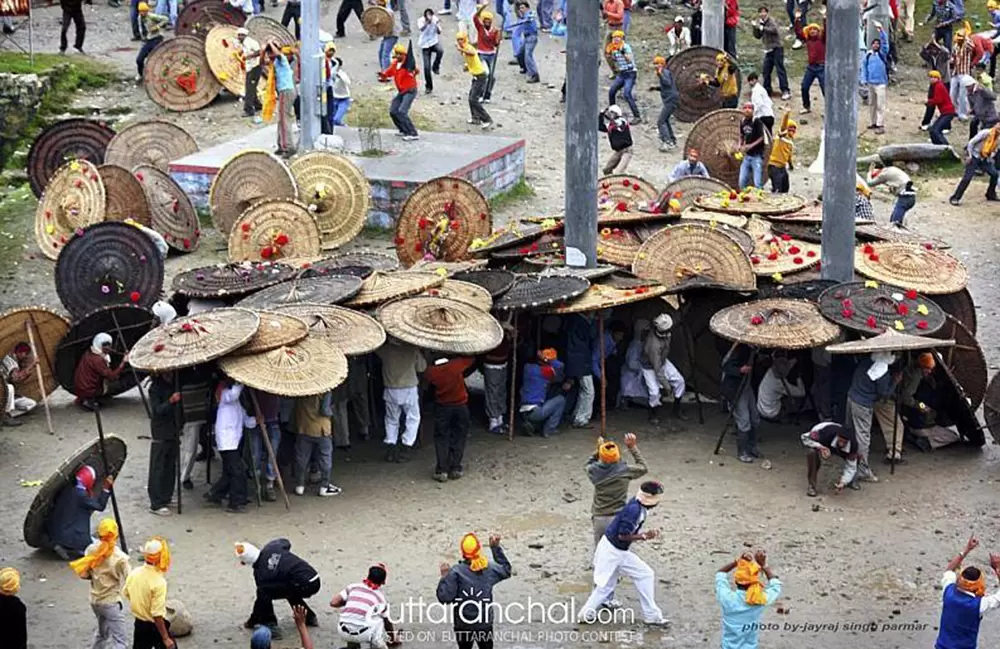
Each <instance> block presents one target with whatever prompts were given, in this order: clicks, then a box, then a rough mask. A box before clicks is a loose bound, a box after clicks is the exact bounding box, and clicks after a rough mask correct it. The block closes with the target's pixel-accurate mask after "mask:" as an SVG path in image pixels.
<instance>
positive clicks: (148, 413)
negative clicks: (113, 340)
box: [109, 309, 153, 418]
mask: <svg viewBox="0 0 1000 649" xmlns="http://www.w3.org/2000/svg"><path fill="white" fill-rule="evenodd" d="M109 313H111V320H112V322H114V323H115V333H116V334H118V342H119V343H120V344H121V346H122V349H124V350H125V353H126V354H127V353H128V347H127V346H126V345H125V336H123V335H122V328H121V325H119V324H118V316H116V315H115V312H114V309H112V310H111V311H110V312H109ZM128 367H129V370H131V372H132V378H133V379H135V387H137V388H138V389H139V398H140V399H142V407H143V408H145V409H146V416H147V417H149V418H152V417H153V413H152V411H151V410H150V409H149V401H147V400H146V391H145V390H143V389H142V381H140V380H139V373H138V372H136V371H135V368H134V367H132V365H131V364H129V366H128Z"/></svg>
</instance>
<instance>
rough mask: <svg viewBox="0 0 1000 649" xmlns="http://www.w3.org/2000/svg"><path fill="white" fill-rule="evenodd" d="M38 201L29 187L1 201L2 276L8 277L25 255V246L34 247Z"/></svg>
mask: <svg viewBox="0 0 1000 649" xmlns="http://www.w3.org/2000/svg"><path fill="white" fill-rule="evenodd" d="M37 206H38V200H37V199H35V195H34V194H32V193H31V189H30V188H29V187H28V186H27V185H22V186H21V187H18V188H16V189H13V190H11V191H10V192H8V193H7V194H6V195H4V196H3V198H2V199H0V275H3V276H7V274H8V271H10V269H11V267H12V266H13V265H15V264H17V263H18V262H19V261H20V260H21V257H22V255H23V254H24V245H25V244H28V245H29V246H33V245H34V241H33V238H32V228H33V227H34V214H35V208H36V207H37Z"/></svg>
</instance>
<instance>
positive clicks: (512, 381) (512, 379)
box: [507, 311, 517, 442]
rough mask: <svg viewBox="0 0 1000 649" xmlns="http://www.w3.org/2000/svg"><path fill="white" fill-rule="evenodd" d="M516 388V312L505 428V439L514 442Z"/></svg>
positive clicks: (515, 313)
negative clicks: (507, 414) (508, 412)
mask: <svg viewBox="0 0 1000 649" xmlns="http://www.w3.org/2000/svg"><path fill="white" fill-rule="evenodd" d="M516 387H517V312H516V311H515V312H514V334H513V336H511V345H510V398H509V400H510V426H509V427H508V428H507V439H508V440H510V441H512V442H513V441H514V425H515V419H514V416H515V411H514V406H515V398H514V389H515V388H516Z"/></svg>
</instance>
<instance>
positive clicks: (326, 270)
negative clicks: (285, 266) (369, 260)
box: [285, 257, 375, 279]
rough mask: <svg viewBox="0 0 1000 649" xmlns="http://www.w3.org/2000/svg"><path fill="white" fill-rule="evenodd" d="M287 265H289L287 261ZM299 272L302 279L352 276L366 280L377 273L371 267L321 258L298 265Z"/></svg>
mask: <svg viewBox="0 0 1000 649" xmlns="http://www.w3.org/2000/svg"><path fill="white" fill-rule="evenodd" d="M285 263H289V262H288V261H286V262H285ZM298 272H299V274H300V275H301V276H302V277H324V276H326V275H350V276H351V277H357V278H358V279H365V278H366V277H368V276H369V275H371V274H372V273H374V272H375V269H374V268H372V267H371V266H362V265H355V266H349V265H345V264H341V263H340V262H339V261H338V260H336V259H332V258H330V257H320V258H319V259H310V260H309V261H305V262H302V263H300V264H298Z"/></svg>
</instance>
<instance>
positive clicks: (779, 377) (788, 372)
mask: <svg viewBox="0 0 1000 649" xmlns="http://www.w3.org/2000/svg"><path fill="white" fill-rule="evenodd" d="M797 363H798V361H797V360H796V359H794V358H793V359H789V358H787V357H785V356H779V355H775V357H774V360H773V362H772V364H771V367H769V368H768V369H767V373H766V374H764V379H763V380H762V381H761V382H760V387H758V388H757V410H758V411H759V412H760V416H761V417H763V418H764V419H770V420H771V421H777V420H778V419H779V418H780V417H781V411H782V409H783V408H784V409H786V410H788V409H789V407H788V406H789V405H791V404H786V402H785V398H786V397H787V398H788V399H789V401H792V402H794V400H799V399H802V398H803V397H805V396H806V386H805V384H803V382H802V377H800V376H798V372H793V371H792V370H793V369H794V368H795V365H796V364H797Z"/></svg>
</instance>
